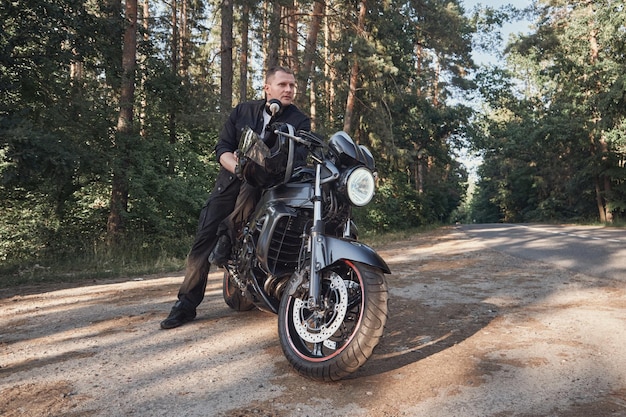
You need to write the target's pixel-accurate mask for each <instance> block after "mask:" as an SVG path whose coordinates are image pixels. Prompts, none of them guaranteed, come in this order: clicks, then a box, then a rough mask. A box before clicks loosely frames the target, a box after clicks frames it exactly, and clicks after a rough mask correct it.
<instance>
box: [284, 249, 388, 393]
mask: <svg viewBox="0 0 626 417" xmlns="http://www.w3.org/2000/svg"><path fill="white" fill-rule="evenodd" d="M294 282H296V281H294ZM294 285H295V284H293V283H290V287H289V288H287V289H286V290H285V291H284V293H283V296H282V299H281V303H280V309H279V312H278V336H279V338H280V345H281V347H282V349H283V352H284V354H285V356H286V358H287V360H288V361H289V363H291V365H292V366H293V367H294V369H295V370H296V371H298V372H299V373H300V374H302V375H304V376H306V377H309V378H312V379H315V380H319V381H336V380H339V379H341V378H344V377H345V376H347V375H349V374H351V373H353V372H355V371H356V370H357V369H358V368H360V367H361V366H362V365H363V364H364V363H365V362H366V361H367V360H368V359H369V358H370V356H371V355H372V352H373V350H374V348H375V347H376V345H378V342H379V341H380V338H381V337H382V335H383V330H384V327H385V324H386V322H387V300H388V293H387V283H386V281H385V275H384V273H383V272H382V271H381V270H379V269H377V268H374V267H372V266H369V265H365V264H361V263H357V262H351V261H342V262H339V263H338V264H336V265H334V266H332V267H331V268H329V270H326V271H324V272H323V274H322V295H321V301H320V303H321V304H322V305H323V306H324V308H323V309H321V310H320V311H314V310H310V309H308V301H307V298H308V292H307V291H306V290H303V289H301V288H297V289H296V288H292V287H293V286H294ZM295 290H297V291H295ZM290 293H291V294H294V295H293V296H291V295H289V294H290Z"/></svg>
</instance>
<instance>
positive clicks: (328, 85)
mask: <svg viewBox="0 0 626 417" xmlns="http://www.w3.org/2000/svg"><path fill="white" fill-rule="evenodd" d="M329 9H330V5H329V4H328V3H326V4H325V6H324V51H325V56H324V78H325V85H324V91H325V92H326V97H328V105H327V108H328V126H332V125H334V123H335V111H334V110H335V79H336V74H335V71H334V70H333V68H332V67H331V65H330V63H331V62H333V58H334V57H333V56H332V54H331V53H330V44H331V41H332V34H333V33H334V27H333V25H332V23H331V21H330V18H329V15H330V13H329V12H330V10H329Z"/></svg>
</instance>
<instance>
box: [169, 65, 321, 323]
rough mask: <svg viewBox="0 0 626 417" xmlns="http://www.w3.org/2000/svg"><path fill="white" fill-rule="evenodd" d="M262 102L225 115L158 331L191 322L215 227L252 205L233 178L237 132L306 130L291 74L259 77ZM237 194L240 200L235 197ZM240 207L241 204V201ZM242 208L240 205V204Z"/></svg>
mask: <svg viewBox="0 0 626 417" xmlns="http://www.w3.org/2000/svg"><path fill="white" fill-rule="evenodd" d="M263 90H264V92H265V99H264V100H253V101H248V102H245V103H240V104H239V105H237V107H235V109H234V110H233V111H232V112H231V114H230V116H229V117H228V120H227V121H226V122H225V123H224V126H223V128H222V130H221V132H220V135H219V139H218V142H217V145H216V146H215V153H216V157H217V160H218V161H219V163H220V165H221V168H220V172H219V174H218V176H217V179H216V181H215V186H214V188H213V191H212V192H211V194H210V196H209V198H208V200H207V202H206V203H205V205H204V207H203V208H202V211H201V213H200V218H199V220H198V229H197V231H196V238H195V241H194V243H193V245H192V247H191V250H190V251H189V254H188V255H187V268H186V270H185V279H184V281H183V283H182V285H181V287H180V289H179V291H178V301H176V303H175V304H174V306H173V307H172V310H171V312H170V314H169V316H168V317H167V318H166V319H165V320H163V321H162V322H161V328H162V329H172V328H175V327H178V326H181V325H183V324H185V323H187V322H190V321H192V320H193V319H194V318H195V317H196V307H198V305H199V304H200V303H201V302H202V300H203V298H204V291H205V289H206V284H207V278H208V274H209V268H210V266H211V265H210V262H209V255H211V252H212V251H213V249H214V248H215V246H216V243H217V241H218V237H219V236H218V229H219V228H220V224H221V223H223V221H224V220H226V218H227V217H228V216H229V215H230V214H231V213H232V212H233V210H234V208H235V202H237V206H238V207H239V206H240V205H241V204H242V200H248V201H247V202H248V206H250V205H252V204H254V201H252V202H250V201H249V200H251V199H253V198H254V197H253V196H252V195H253V193H252V192H251V190H250V187H249V186H244V187H241V184H242V183H241V181H240V180H239V179H238V178H237V174H236V172H237V171H238V169H239V168H238V167H237V165H238V162H239V161H238V158H237V154H236V152H235V151H236V150H237V149H238V147H239V140H240V139H241V132H242V130H243V129H244V128H246V127H250V128H251V129H252V130H254V131H255V132H256V133H258V134H259V135H262V133H263V131H264V129H265V127H266V125H267V124H268V123H269V122H270V120H271V121H272V123H273V122H284V123H289V124H291V125H292V126H294V128H295V129H296V131H298V130H310V129H311V120H310V119H309V118H308V117H307V116H306V115H305V114H304V113H302V112H301V111H300V110H299V109H298V108H297V107H296V106H295V105H294V104H293V100H294V98H295V94H296V79H295V76H294V74H293V72H292V71H291V70H290V69H288V68H284V67H273V68H271V69H269V70H268V71H267V73H266V75H265V85H264V87H263ZM274 99H277V100H279V101H280V103H281V105H282V106H281V110H280V112H279V113H278V114H276V115H274V116H273V117H272V115H271V114H270V111H269V102H270V100H274ZM240 189H241V191H242V196H240V198H239V199H238V195H239V192H240ZM244 203H245V201H244ZM244 205H245V204H244Z"/></svg>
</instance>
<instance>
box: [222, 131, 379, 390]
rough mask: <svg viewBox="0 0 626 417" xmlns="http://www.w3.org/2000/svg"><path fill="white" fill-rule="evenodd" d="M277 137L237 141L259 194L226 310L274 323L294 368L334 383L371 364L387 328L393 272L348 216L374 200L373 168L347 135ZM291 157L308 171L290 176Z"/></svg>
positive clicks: (249, 135) (228, 282)
mask: <svg viewBox="0 0 626 417" xmlns="http://www.w3.org/2000/svg"><path fill="white" fill-rule="evenodd" d="M273 133H274V135H275V137H274V145H272V146H271V148H270V146H268V145H267V144H266V143H265V142H264V141H263V140H262V139H260V137H259V136H258V135H257V134H255V133H254V132H252V131H251V130H249V129H248V130H247V131H246V132H245V133H244V134H243V136H242V140H241V146H240V149H239V155H240V161H243V162H245V164H244V169H243V170H242V171H243V172H242V176H243V179H244V180H246V181H249V182H252V183H254V184H256V185H260V186H261V187H262V188H263V192H262V195H261V198H260V201H259V202H258V203H257V205H256V208H255V210H254V213H253V214H252V215H251V216H250V219H249V221H248V222H247V223H246V224H245V226H244V227H242V228H240V229H241V230H240V231H238V236H237V238H236V239H235V241H234V242H233V245H232V253H231V257H230V259H229V260H228V262H227V263H226V264H225V265H223V267H224V269H225V272H224V278H223V296H224V300H225V301H226V303H227V304H228V305H229V306H230V307H231V308H233V309H234V310H238V311H245V310H250V309H252V308H255V307H256V308H259V309H261V310H264V311H269V312H272V313H274V314H277V315H278V335H279V339H280V345H281V347H282V350H283V353H284V354H285V356H286V358H287V360H288V361H289V362H290V364H291V365H292V367H293V368H294V369H295V370H296V371H297V372H298V373H300V374H301V375H303V376H305V377H308V378H311V379H314V380H320V381H336V380H339V379H341V378H344V377H346V376H347V375H349V374H351V373H353V372H355V371H356V370H357V369H359V368H360V367H361V366H362V365H363V364H364V363H365V362H366V361H367V360H368V359H369V358H370V356H371V355H372V352H373V350H374V348H375V347H376V345H377V344H378V343H379V341H380V339H381V337H382V335H383V330H384V327H385V324H386V321H387V311H388V310H387V302H388V291H387V283H386V280H385V274H389V273H390V269H389V267H388V266H387V264H386V263H385V261H384V260H383V259H382V258H381V257H380V256H379V255H378V254H377V253H376V252H375V251H374V249H372V248H371V247H369V246H367V245H366V244H364V243H362V242H359V240H358V235H357V229H356V226H355V224H354V222H353V220H352V216H351V213H352V208H353V207H354V206H357V207H361V206H365V205H367V204H368V203H369V202H370V201H371V199H372V197H373V196H374V191H375V175H376V169H375V165H374V158H373V157H372V154H371V152H370V151H369V150H368V149H367V148H366V147H365V146H362V145H357V144H356V143H355V142H354V141H353V140H352V138H351V137H350V136H349V135H348V134H347V133H345V132H343V131H340V132H337V133H335V134H333V135H332V136H331V137H330V139H329V140H328V141H327V142H326V141H325V140H323V139H322V138H321V137H319V136H318V135H317V134H314V133H311V132H302V131H301V132H298V133H297V134H296V132H294V128H293V127H292V126H291V125H288V124H281V125H279V126H278V127H277V128H276V129H275V130H273ZM296 147H299V149H302V147H304V148H305V149H306V150H307V151H308V155H309V161H312V163H309V164H308V165H305V166H298V167H296V166H295V165H296V164H295V163H294V160H295V155H296V152H297V151H296Z"/></svg>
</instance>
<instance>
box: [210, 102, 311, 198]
mask: <svg viewBox="0 0 626 417" xmlns="http://www.w3.org/2000/svg"><path fill="white" fill-rule="evenodd" d="M263 111H265V100H253V101H247V102H244V103H241V104H238V105H237V107H235V108H234V109H233V111H232V112H231V113H230V116H228V120H226V123H224V127H223V128H222V130H221V132H220V136H219V140H218V142H217V145H215V156H216V158H217V161H218V162H219V160H220V156H222V154H223V153H224V152H235V151H236V150H237V149H238V148H239V140H240V139H241V132H242V130H243V129H244V128H246V127H250V128H251V129H252V130H254V131H255V132H256V133H258V134H261V131H262V130H263ZM274 121H275V122H284V123H289V124H290V125H292V126H293V127H294V128H295V129H296V131H298V130H306V131H310V130H311V119H309V117H308V116H307V115H305V114H304V113H302V111H300V109H299V108H298V107H296V106H295V105H294V104H291V105H289V106H287V107H284V108H283V109H282V111H281V112H280V114H278V115H277V116H276V117H275V119H274ZM239 183H240V181H239V180H238V179H237V177H236V176H235V175H234V174H233V173H231V172H229V171H227V170H226V169H225V168H224V167H221V169H220V172H219V174H218V176H217V178H216V181H215V188H214V189H213V192H212V198H215V197H217V196H218V195H222V196H223V197H224V198H227V199H234V198H236V196H237V193H238V192H239ZM233 184H237V187H231V185H233ZM227 196H230V197H227ZM210 198H211V197H210ZM233 201H234V200H233Z"/></svg>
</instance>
